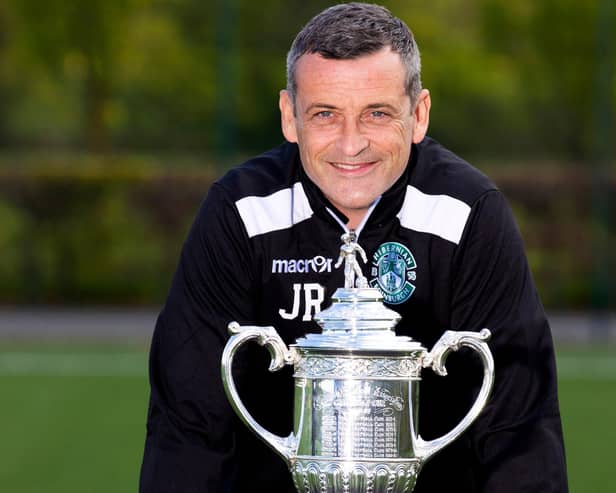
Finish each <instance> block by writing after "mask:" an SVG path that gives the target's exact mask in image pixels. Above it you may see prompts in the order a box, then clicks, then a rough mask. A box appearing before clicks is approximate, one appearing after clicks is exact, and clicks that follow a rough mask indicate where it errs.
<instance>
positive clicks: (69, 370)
mask: <svg viewBox="0 0 616 493" xmlns="http://www.w3.org/2000/svg"><path fill="white" fill-rule="evenodd" d="M146 362H147V355H146V352H145V350H144V349H135V348H117V347H115V348H109V347H107V348H101V347H90V348H75V347H71V346H64V347H58V346H55V347H51V348H45V347H36V346H33V347H24V346H22V347H11V348H4V349H1V350H0V491H2V492H7V493H43V492H44V493H60V492H62V493H84V492H92V493H98V492H100V493H112V492H113V493H123V492H134V491H136V490H137V482H138V472H139V466H140V462H141V453H142V447H143V439H144V433H145V430H144V422H145V414H146V405H147V398H148V388H147V379H146V376H145V374H146ZM559 369H560V374H561V378H560V397H561V410H562V415H563V426H564V428H565V439H566V445H567V456H568V465H569V476H570V488H571V492H572V493H602V492H609V491H613V483H614V479H613V477H612V475H611V474H613V468H614V458H613V454H612V450H613V448H612V447H613V444H614V443H616V427H615V426H614V418H615V417H616V415H615V414H614V409H615V408H616V352H610V351H607V350H594V351H591V350H561V351H560V352H559ZM610 473H611V474H610ZM610 485H611V486H610Z"/></svg>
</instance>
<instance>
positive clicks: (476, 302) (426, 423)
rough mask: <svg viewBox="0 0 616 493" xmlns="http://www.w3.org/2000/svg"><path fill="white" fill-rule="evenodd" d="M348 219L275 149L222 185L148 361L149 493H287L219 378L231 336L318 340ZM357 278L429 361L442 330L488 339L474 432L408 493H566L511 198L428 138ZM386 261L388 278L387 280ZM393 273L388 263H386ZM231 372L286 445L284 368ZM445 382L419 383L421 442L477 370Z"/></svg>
mask: <svg viewBox="0 0 616 493" xmlns="http://www.w3.org/2000/svg"><path fill="white" fill-rule="evenodd" d="M328 209H329V210H330V211H333V212H334V213H335V214H337V215H338V217H339V219H340V220H342V222H343V223H344V222H346V218H344V216H342V215H341V214H340V213H339V212H337V211H336V209H335V208H334V207H333V206H332V205H331V204H330V203H329V202H328V201H327V199H326V198H325V197H324V196H323V195H322V193H321V192H320V191H319V189H318V188H317V187H316V186H315V185H314V184H313V183H312V182H311V181H310V180H309V179H308V177H307V176H306V175H305V173H304V171H303V169H302V166H301V163H300V160H299V153H298V148H297V146H296V145H294V144H288V143H287V144H283V145H282V146H280V147H278V148H276V149H273V150H272V151H270V152H268V153H266V154H263V155H261V156H259V157H256V158H254V159H252V160H250V161H248V162H247V163H245V164H243V165H241V166H239V167H237V168H235V169H233V170H231V171H229V172H228V173H227V174H226V175H225V176H224V177H223V178H221V179H220V180H219V181H217V182H216V183H214V184H213V185H212V187H211V189H210V190H209V193H208V195H207V198H206V199H205V201H204V202H203V204H202V206H201V208H200V210H199V212H198V214H197V216H196V219H195V221H194V224H193V226H192V229H191V231H190V233H189V235H188V238H187V240H186V242H185V244H184V247H183V249H182V254H181V258H180V262H179V266H178V269H177V272H176V274H175V277H174V279H173V283H172V286H171V289H170V291H169V295H168V299H167V301H166V303H165V305H164V308H163V309H162V311H161V313H160V316H159V318H158V321H157V324H156V328H155V331H154V335H153V340H152V347H151V354H150V383H151V398H150V406H149V412H148V422H147V437H146V442H145V453H144V458H143V465H142V469H141V480H140V491H141V492H142V493H155V492H160V493H171V492H182V493H193V492H194V493H197V492H200V493H203V492H207V493H222V492H233V493H246V492H249V491H252V492H268V493H291V492H294V491H295V490H294V487H293V484H292V481H291V475H290V473H289V471H288V470H287V466H286V465H285V464H284V462H283V461H282V459H280V458H279V457H278V456H277V455H276V454H275V453H274V452H273V451H271V450H270V449H269V448H268V447H267V446H266V445H264V444H263V443H262V442H261V441H259V440H258V439H257V438H256V437H255V436H253V435H252V433H251V432H249V431H248V429H247V428H246V427H245V426H244V425H243V424H242V423H241V422H240V421H239V419H238V418H237V417H236V415H235V414H234V412H233V411H232V409H231V407H230V405H229V403H228V401H227V399H226V397H225V395H224V391H223V387H222V381H221V377H220V362H221V356H222V351H223V348H224V345H225V343H226V341H227V339H228V337H229V336H228V333H227V325H228V324H229V322H230V321H238V322H240V323H241V324H251V325H252V324H255V325H273V326H274V327H275V328H276V329H277V331H278V333H279V334H280V335H281V337H282V338H283V340H284V341H285V342H286V343H287V344H291V343H293V342H295V340H296V339H297V338H298V337H300V336H302V335H304V334H305V333H307V332H316V331H318V330H319V329H318V327H317V325H316V323H315V322H313V321H312V320H311V319H312V316H313V315H314V314H315V313H316V312H317V311H319V310H321V309H324V308H326V307H327V306H328V305H329V303H330V298H331V295H332V294H333V292H334V291H335V289H336V288H338V287H341V286H342V285H343V283H344V274H343V271H342V269H337V270H336V269H334V264H335V263H336V260H337V258H338V253H339V248H340V245H341V240H340V236H341V234H342V233H343V232H344V231H343V229H342V227H341V225H340V222H339V220H336V219H335V218H334V217H333V216H332V214H331V213H330V212H329V211H328ZM358 242H359V244H360V245H361V246H362V247H363V248H364V250H365V251H366V253H367V255H368V264H369V265H365V266H363V269H364V273H365V274H366V277H367V278H368V281H369V282H370V284H371V285H374V286H379V287H380V288H381V290H382V292H383V294H384V297H385V300H386V303H387V306H389V307H390V308H392V309H394V310H396V311H398V312H399V313H400V315H401V316H402V319H401V321H400V322H399V323H398V325H397V328H396V332H397V333H398V334H399V335H407V336H411V337H413V338H414V339H415V340H417V341H419V342H420V343H422V344H423V346H425V347H426V348H427V349H430V348H431V347H432V345H433V344H434V343H435V342H436V340H437V339H438V338H439V337H440V336H441V334H442V333H443V331H444V330H446V329H451V330H473V331H478V330H480V329H481V328H483V327H487V328H489V329H490V330H491V331H492V339H491V341H490V342H489V346H490V349H491V351H492V353H493V355H494V360H495V366H496V374H495V385H494V390H493V393H492V396H491V399H490V401H489V403H488V405H487V406H486V407H485V408H484V410H483V412H482V414H481V415H480V416H479V418H478V419H477V421H476V422H475V424H474V425H473V426H471V427H470V428H469V429H468V430H467V431H466V432H465V433H464V434H463V435H462V436H461V437H460V438H459V439H458V440H457V441H455V442H454V443H452V444H451V445H449V446H448V447H447V448H445V449H444V450H442V451H441V452H439V453H438V454H437V455H435V456H434V457H433V458H432V459H430V461H429V462H428V463H427V464H426V466H425V467H424V468H423V470H422V471H421V473H420V475H419V479H418V482H417V485H416V488H415V493H444V492H447V491H455V492H457V493H466V492H469V493H470V492H482V493H496V492H498V493H514V492H515V493H523V492H524V493H531V492H532V493H557V492H558V493H564V492H566V491H567V482H566V471H565V457H564V449H563V439H562V429H561V421H560V415H559V408H558V398H557V385H556V369H555V362H554V351H553V346H552V340H551V334H550V329H549V326H548V322H547V320H546V317H545V314H544V311H543V308H542V305H541V303H540V301H539V298H538V295H537V292H536V290H535V287H534V284H533V280H532V277H531V274H530V272H529V268H528V265H527V261H526V257H525V254H524V249H523V244H522V240H521V238H520V234H519V232H518V229H517V227H516V225H515V222H514V220H513V218H512V214H511V211H510V209H509V207H508V206H507V204H506V202H505V199H504V198H503V195H502V194H501V192H500V191H499V190H497V189H496V187H495V186H494V185H493V184H492V183H491V182H490V181H489V180H488V179H487V178H486V177H485V176H484V175H482V174H481V173H480V172H478V171H477V170H476V169H474V168H473V167H471V166H470V165H469V164H467V163H466V162H464V161H463V160H461V159H460V158H458V157H457V156H455V155H454V154H452V153H451V152H449V151H448V150H446V149H445V148H443V147H442V146H441V145H440V144H438V143H437V142H435V141H434V140H432V139H429V138H426V139H424V141H423V142H422V143H420V144H419V145H414V146H413V149H412V152H411V160H410V163H409V165H408V167H407V169H406V171H405V173H404V174H403V175H402V176H401V178H400V179H399V180H398V181H397V182H396V183H395V184H394V185H393V186H392V188H391V189H390V190H388V191H387V192H385V193H384V194H383V196H382V197H381V200H380V201H379V202H378V204H377V205H376V207H375V208H374V210H373V211H372V213H371V214H370V216H369V218H368V219H367V222H366V223H365V225H364V226H363V228H362V229H361V231H360V232H359V239H358ZM384 262H390V263H391V262H393V263H394V264H396V265H397V268H396V272H397V274H398V277H392V276H391V275H390V276H384V275H382V274H383V272H384V270H385V269H383V268H381V269H379V267H383V266H384ZM390 265H393V264H390ZM245 347H247V349H246V350H244V351H242V352H241V353H240V354H238V355H237V356H236V358H235V362H236V364H235V366H234V372H236V377H235V378H236V384H237V385H238V390H239V392H240V395H241V397H242V400H243V402H244V404H245V405H246V407H247V408H248V409H249V410H250V412H251V413H252V415H253V417H254V418H255V419H256V420H257V421H258V422H259V423H260V424H261V425H262V426H263V427H265V428H266V429H268V430H269V431H271V432H273V433H275V434H277V435H279V436H287V435H288V434H289V433H290V432H291V430H292V417H293V412H292V407H293V399H292V396H293V378H292V368H291V367H289V366H287V367H285V369H283V370H281V371H279V372H275V373H270V372H268V371H267V368H268V365H269V354H268V352H267V351H266V350H264V349H263V348H261V347H259V346H258V345H256V344H254V345H246V346H245ZM447 368H448V373H449V375H448V376H447V377H439V376H436V375H435V374H433V373H432V372H431V371H430V370H424V371H423V372H422V383H421V391H420V396H421V397H420V405H419V431H420V433H421V435H422V437H423V438H424V439H432V438H435V437H437V436H440V435H443V434H444V433H446V432H448V431H449V430H450V429H451V428H453V426H454V425H455V424H457V423H458V421H459V420H460V419H461V418H462V417H463V416H464V415H465V414H466V412H467V410H468V409H469V407H470V405H471V403H472V402H473V400H474V397H475V393H476V392H477V389H478V387H479V385H480V383H481V379H482V368H481V365H480V363H479V361H478V358H476V357H472V355H470V354H469V353H466V354H465V353H464V351H460V352H457V353H452V354H451V355H450V356H449V359H448V361H447Z"/></svg>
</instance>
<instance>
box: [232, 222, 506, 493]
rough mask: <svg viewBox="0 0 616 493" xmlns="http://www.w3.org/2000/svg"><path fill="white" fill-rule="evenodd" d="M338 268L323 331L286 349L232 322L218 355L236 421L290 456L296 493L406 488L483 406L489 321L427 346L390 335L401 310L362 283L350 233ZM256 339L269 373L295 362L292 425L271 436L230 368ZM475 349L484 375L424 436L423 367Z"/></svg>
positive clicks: (268, 331)
mask: <svg viewBox="0 0 616 493" xmlns="http://www.w3.org/2000/svg"><path fill="white" fill-rule="evenodd" d="M342 240H343V244H342V246H341V248H340V257H339V258H338V262H337V264H336V266H338V267H339V266H340V265H341V264H342V262H344V264H345V266H344V273H345V286H344V288H339V289H338V290H336V292H335V293H334V295H333V304H332V305H331V306H330V307H329V308H328V309H326V310H324V311H322V312H321V313H319V314H317V315H315V317H314V319H315V320H316V322H317V323H318V324H319V325H320V326H321V327H322V329H323V331H322V333H321V334H308V335H306V337H303V338H301V339H298V340H297V341H296V343H295V344H292V345H290V347H288V348H287V346H286V345H285V343H284V342H283V341H282V339H281V338H280V336H279V335H278V333H277V332H276V330H275V329H274V328H273V327H255V326H240V325H239V324H237V323H236V322H232V323H231V324H229V331H230V333H231V334H232V336H231V338H230V339H229V341H228V343H227V346H226V347H225V351H224V353H223V357H222V378H223V383H224V387H225V391H226V393H227V396H228V398H229V400H230V402H231V405H232V406H233V408H234V410H235V411H236V412H237V414H238V415H239V417H240V418H241V419H242V421H243V422H244V423H245V424H246V425H247V426H248V427H249V428H250V429H251V430H252V431H253V432H254V433H256V434H257V435H258V436H259V437H260V438H261V439H262V440H263V441H264V442H265V443H267V444H268V445H269V446H270V447H271V448H272V449H274V451H276V452H277V453H278V454H279V455H280V456H281V457H282V458H283V459H284V460H285V461H286V462H287V464H288V466H289V469H290V471H291V474H292V476H293V481H294V483H295V487H296V488H297V491H298V492H299V493H377V492H378V493H380V492H382V493H385V492H387V493H410V492H411V491H412V490H413V488H414V486H415V482H416V480H417V475H418V474H419V472H420V470H421V467H422V466H423V464H424V463H425V462H426V461H427V460H428V459H429V458H430V457H431V456H432V455H434V454H435V453H436V452H438V451H439V450H441V449H442V448H443V447H445V446H446V445H447V444H449V443H450V442H452V441H453V440H455V439H456V438H457V437H458V436H459V435H460V434H461V433H462V432H463V431H464V430H465V429H466V428H468V427H469V426H470V425H471V423H472V422H473V421H474V420H475V418H477V416H478V415H479V413H480V412H481V410H482V409H483V407H484V406H485V404H486V402H487V400H488V396H489V394H490V391H491V388H492V384H493V380H494V362H493V359H492V354H491V353H490V350H489V348H488V345H487V344H486V342H485V341H487V340H488V339H489V338H490V331H489V330H487V329H483V330H481V331H480V332H479V333H476V332H454V331H446V332H445V333H444V334H443V336H442V337H441V338H440V339H439V341H438V342H437V343H436V344H435V345H434V347H433V348H432V350H431V351H427V350H426V349H425V348H424V347H422V346H421V344H419V343H418V342H416V341H413V340H412V339H411V338H409V337H401V336H396V335H395V333H394V327H395V325H396V324H397V323H398V321H399V319H400V316H399V315H398V313H396V312H395V311H393V310H390V309H389V308H387V307H386V306H385V305H384V304H383V303H382V300H383V298H382V295H381V293H380V291H379V290H378V289H376V288H370V287H368V283H367V282H366V278H365V277H364V276H363V275H362V273H361V267H360V265H359V262H358V259H357V254H358V253H359V255H360V256H361V257H362V260H364V262H365V252H364V250H363V249H362V248H361V247H360V246H359V245H358V244H357V241H356V238H355V236H354V234H353V233H352V232H351V233H347V234H345V235H343V236H342ZM250 340H256V341H257V342H258V343H259V344H261V345H263V346H266V347H267V348H268V350H269V351H270V354H271V357H272V362H271V364H270V368H269V369H270V371H276V370H279V369H280V368H282V367H283V366H284V365H293V366H294V370H295V372H294V378H295V403H294V417H295V418H294V430H293V432H292V433H291V434H290V435H289V436H288V437H280V436H277V435H275V434H273V433H271V432H269V431H267V430H265V429H264V428H263V427H261V426H260V425H259V424H258V423H257V422H256V421H255V420H254V419H253V418H252V416H251V415H250V413H249V412H248V411H247V409H246V408H245V406H244V405H243V404H242V401H241V400H240V398H239V395H238V393H237V390H236V388H235V384H234V382H233V377H232V373H231V367H232V363H233V356H234V354H235V352H236V351H237V349H238V347H239V346H240V345H242V344H243V343H245V342H246V341H250ZM462 346H467V347H470V348H472V349H474V350H475V351H477V352H478V353H479V356H480V357H481V360H482V362H483V365H484V375H483V382H482V385H481V388H480V391H479V394H478V396H477V398H476V400H475V403H474V404H473V406H472V407H471V409H470V410H469V411H468V413H467V414H466V416H465V417H464V418H463V419H462V421H460V422H459V423H458V424H457V425H456V426H455V427H454V428H453V429H452V430H451V431H450V432H448V433H447V434H445V435H443V436H441V437H439V438H436V439H434V440H423V439H422V438H421V435H420V434H419V429H418V422H417V417H418V405H419V382H420V380H421V370H422V369H423V368H431V369H432V370H433V371H435V372H436V373H437V374H438V375H446V374H447V371H446V369H445V366H444V365H445V360H446V358H447V355H448V354H449V352H450V351H452V350H453V351H456V350H458V349H459V348H460V347H462Z"/></svg>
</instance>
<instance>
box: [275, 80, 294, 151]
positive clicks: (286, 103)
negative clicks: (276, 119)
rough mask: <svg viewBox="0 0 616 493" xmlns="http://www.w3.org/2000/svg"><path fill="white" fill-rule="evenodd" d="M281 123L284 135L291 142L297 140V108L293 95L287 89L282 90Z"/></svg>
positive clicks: (280, 104) (279, 102)
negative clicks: (292, 99)
mask: <svg viewBox="0 0 616 493" xmlns="http://www.w3.org/2000/svg"><path fill="white" fill-rule="evenodd" d="M278 106H279V107H280V123H281V126H282V135H284V138H285V139H287V140H288V141H289V142H297V128H296V127H295V109H294V107H293V101H291V96H290V95H289V93H288V92H287V91H286V90H284V89H283V90H282V91H280V100H279V101H278Z"/></svg>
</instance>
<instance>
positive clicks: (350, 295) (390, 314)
mask: <svg viewBox="0 0 616 493" xmlns="http://www.w3.org/2000/svg"><path fill="white" fill-rule="evenodd" d="M332 299H333V304H332V305H331V306H330V307H329V308H327V309H326V310H323V311H322V312H320V313H317V314H316V315H315V316H314V320H315V321H316V322H317V323H318V324H319V325H320V326H321V328H322V329H323V332H322V333H321V334H307V335H306V336H305V337H303V338H301V339H298V340H297V341H296V343H295V344H294V346H296V347H298V348H315V349H316V348H320V349H330V350H345V351H388V352H391V351H394V352H408V351H416V350H421V349H423V347H422V346H421V344H420V343H418V342H416V341H414V340H413V339H412V338H410V337H405V336H397V335H396V334H395V332H394V327H395V326H396V324H397V323H398V322H399V321H400V318H401V317H400V314H398V313H397V312H396V311H394V310H391V309H389V308H387V307H386V306H385V305H384V304H383V296H382V294H381V292H380V291H379V290H378V289H377V288H370V287H365V288H346V287H345V288H338V289H337V290H336V292H335V293H334V295H333V296H332Z"/></svg>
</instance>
